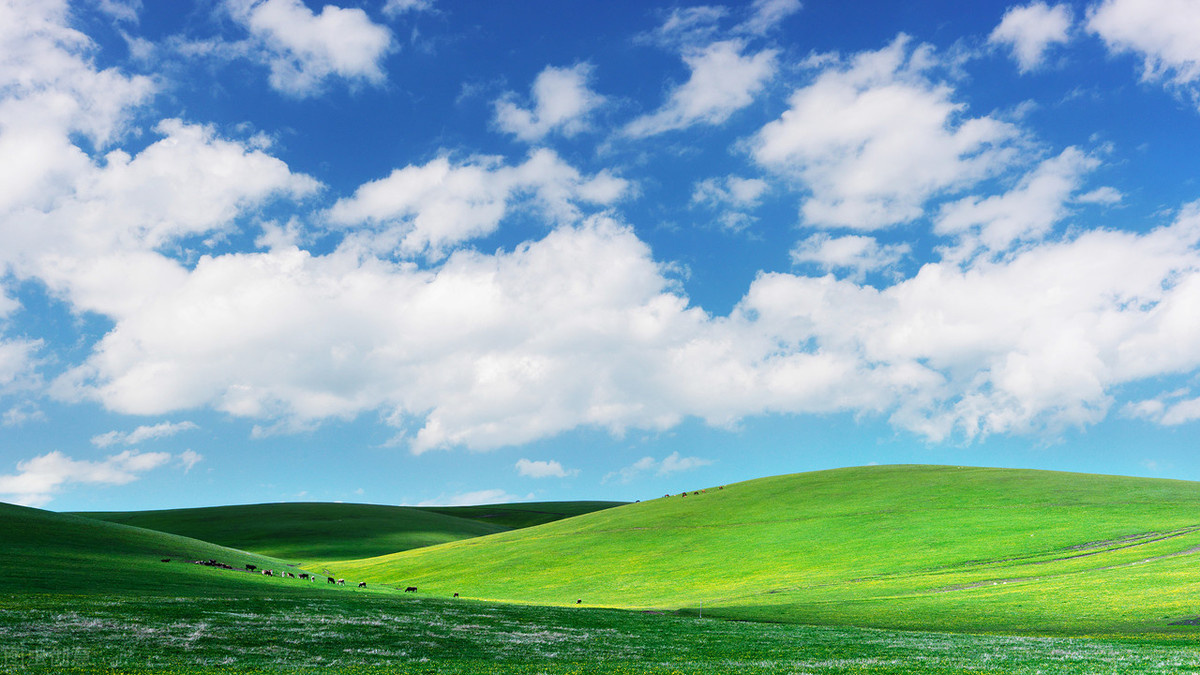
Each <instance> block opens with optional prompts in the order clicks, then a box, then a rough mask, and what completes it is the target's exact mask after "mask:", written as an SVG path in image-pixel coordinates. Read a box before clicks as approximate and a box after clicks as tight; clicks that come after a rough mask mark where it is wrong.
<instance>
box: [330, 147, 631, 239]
mask: <svg viewBox="0 0 1200 675" xmlns="http://www.w3.org/2000/svg"><path fill="white" fill-rule="evenodd" d="M627 188H628V184H627V182H626V181H624V180H622V179H620V178H617V177H615V176H613V175H611V174H609V173H608V172H606V171H603V172H600V173H598V174H596V175H595V176H591V177H584V176H582V175H581V174H580V173H579V171H578V170H576V169H575V168H573V167H571V166H570V165H568V164H567V163H565V162H564V161H563V160H562V159H560V158H559V157H558V155H556V154H555V153H554V152H553V151H551V150H547V149H539V150H535V151H533V152H532V153H530V155H529V158H528V159H527V160H526V161H525V163H524V164H521V165H519V166H505V165H504V164H502V163H501V161H500V160H499V158H494V157H479V158H474V159H472V160H471V161H468V162H466V163H463V164H461V165H457V166H456V165H454V164H452V163H451V161H450V160H449V159H448V158H446V157H440V158H438V159H435V160H432V161H430V162H429V163H428V164H425V165H424V166H408V167H405V168H403V169H396V170H395V171H393V172H392V173H391V174H390V175H389V176H387V177H386V178H381V179H379V180H376V181H372V182H370V183H367V184H365V185H363V186H361V187H359V188H358V189H357V190H356V191H355V193H354V195H353V197H350V198H345V199H340V200H338V202H337V203H336V204H334V205H333V207H332V208H331V209H330V210H329V213H328V218H329V220H330V221H331V222H332V223H334V224H336V225H339V226H342V227H351V226H353V227H356V228H359V232H358V233H356V234H355V235H353V236H355V237H357V238H359V239H360V240H361V241H363V242H364V243H367V245H368V247H369V249H370V250H372V251H374V252H376V253H390V252H393V251H395V252H397V253H399V254H401V255H406V256H414V255H421V254H427V255H430V256H431V257H433V258H441V257H442V255H443V254H444V252H445V250H446V249H447V248H449V247H451V246H453V245H455V244H458V243H460V242H463V241H466V240H468V239H472V238H475V237H480V236H484V235H487V234H490V233H491V232H493V231H494V230H495V229H496V228H497V227H498V226H499V224H500V222H501V220H503V218H504V217H505V216H506V215H507V214H508V213H509V210H510V208H511V207H512V205H513V203H514V202H522V203H524V204H527V205H528V206H530V207H532V208H535V209H538V210H540V211H541V212H542V214H543V215H544V216H545V217H546V219H547V220H548V221H550V222H552V223H553V222H558V223H572V222H575V221H577V220H578V219H579V218H580V217H581V215H582V214H581V212H580V209H579V205H580V204H598V205H607V204H611V203H613V202H615V201H616V200H617V199H619V198H620V197H621V196H622V195H623V194H624V193H625V191H626V190H627ZM361 225H367V226H369V227H373V228H374V230H373V231H370V230H367V231H366V233H365V234H364V233H363V232H364V231H363V230H362V228H360V227H359V226H361Z"/></svg>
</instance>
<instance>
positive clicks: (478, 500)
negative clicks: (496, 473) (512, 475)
mask: <svg viewBox="0 0 1200 675" xmlns="http://www.w3.org/2000/svg"><path fill="white" fill-rule="evenodd" d="M533 498H534V495H533V493H532V492H531V493H529V494H527V495H525V496H524V497H518V496H517V495H513V494H509V493H508V492H506V491H504V490H501V489H499V488H494V489H491V490H476V491H475V492H464V493H460V494H456V495H450V496H447V495H444V494H443V495H441V496H439V497H437V498H435V499H430V500H427V501H423V502H420V503H418V504H417V506H477V505H483V504H511V503H513V502H528V501H532V500H533Z"/></svg>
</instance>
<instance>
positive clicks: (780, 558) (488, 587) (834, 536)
mask: <svg viewBox="0 0 1200 675" xmlns="http://www.w3.org/2000/svg"><path fill="white" fill-rule="evenodd" d="M1198 550H1200V484H1197V483H1190V482H1181V481H1167V480H1152V479H1141V478H1124V477H1114V476H1095V475H1084V474H1067V473H1055V472H1042V471H1026V470H1007V469H980V468H953V467H927V466H887V467H865V468H854V469H839V470H834V471H822V472H814V473H805V474H795V475H790V476H778V477H773V478H763V479H759V480H753V481H748V482H745V483H740V484H735V485H729V486H725V487H724V489H717V488H709V489H707V490H706V491H704V492H703V493H699V494H694V493H689V495H688V496H687V497H680V496H678V495H676V496H672V497H669V498H662V499H657V500H653V501H649V502H643V503H640V504H630V505H626V506H621V507H618V508H614V509H608V510H604V511H600V512H596V513H590V514H585V515H581V516H578V517H576V518H571V519H567V520H562V521H558V522H554V523H550V524H546V525H541V526H538V527H534V528H529V529H524V530H518V531H514V532H506V533H500V534H496V535H492V536H489V537H486V538H481V539H473V540H465V541H459V542H455V543H451V544H446V545H442V546H436V547H432V548H425V549H419V550H412V551H407V552H404V553H399V554H393V555H387V556H381V557H376V558H371V559H364V560H356V561H349V562H342V563H336V564H331V565H330V567H331V568H333V569H335V570H336V571H337V573H339V574H346V575H354V576H355V578H363V579H368V580H378V581H386V582H390V583H393V584H396V585H413V586H418V587H420V588H421V591H422V593H429V594H434V595H443V594H444V595H451V594H453V593H456V592H457V593H460V594H462V595H463V596H464V597H476V598H486V599H497V600H505V601H514V602H533V603H545V604H574V603H576V601H577V600H583V601H584V604H586V605H589V606H595V605H604V606H613V607H629V608H642V609H678V608H693V609H695V608H698V607H699V605H700V604H701V603H703V607H704V613H705V615H706V616H710V615H714V616H715V615H720V616H726V617H731V618H752V619H762V620H783V621H797V622H805V623H819V624H849V625H861V626H879V627H907V628H920V629H935V630H937V629H946V630H968V631H1007V632H1013V631H1017V632H1030V631H1032V632H1051V633H1092V634H1094V633H1114V632H1115V633H1123V632H1129V633H1137V632H1146V631H1160V632H1172V631H1181V630H1193V629H1192V628H1191V627H1190V626H1174V627H1173V626H1171V625H1170V624H1172V623H1178V622H1181V621H1182V622H1186V621H1189V620H1192V619H1195V618H1196V617H1197V616H1200V599H1197V598H1200V595H1198V594H1197V591H1200V559H1197V558H1196V557H1195V553H1196V551H1198Z"/></svg>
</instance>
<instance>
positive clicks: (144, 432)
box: [92, 422, 199, 448]
mask: <svg viewBox="0 0 1200 675" xmlns="http://www.w3.org/2000/svg"><path fill="white" fill-rule="evenodd" d="M192 429H199V427H197V426H196V425H195V424H194V423H192V422H162V423H159V424H153V425H145V426H140V427H138V428H136V429H134V430H133V431H129V432H121V431H109V432H107V433H103V434H100V435H98V436H93V437H92V445H95V446H96V447H98V448H107V447H108V446H110V445H137V444H138V443H141V442H143V441H149V440H156V439H159V438H168V437H170V436H174V435H175V434H178V433H180V432H183V431H191V430H192Z"/></svg>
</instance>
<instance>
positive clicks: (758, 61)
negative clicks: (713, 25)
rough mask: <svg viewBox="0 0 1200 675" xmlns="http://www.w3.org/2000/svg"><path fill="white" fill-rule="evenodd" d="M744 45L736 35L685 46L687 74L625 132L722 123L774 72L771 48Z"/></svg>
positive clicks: (649, 132) (643, 134) (645, 132)
mask: <svg viewBox="0 0 1200 675" xmlns="http://www.w3.org/2000/svg"><path fill="white" fill-rule="evenodd" d="M744 48H745V45H744V44H743V43H742V42H741V41H739V40H726V41H722V42H714V43H713V44H711V45H708V46H707V47H705V48H704V49H689V50H688V51H686V52H684V55H683V60H684V62H686V63H687V65H688V67H689V68H690V69H691V71H692V74H691V77H690V78H689V79H688V81H687V82H685V83H683V84H681V85H679V86H678V87H676V88H675V89H674V90H672V91H671V94H670V95H669V96H668V98H667V102H666V103H665V104H664V105H663V107H662V108H661V109H659V110H658V111H656V112H654V113H651V114H649V115H645V116H643V117H639V118H637V119H635V120H633V121H632V122H630V123H629V124H628V125H627V126H626V127H625V130H624V133H625V134H626V135H628V136H631V137H633V138H645V137H647V136H654V135H656V134H661V133H664V132H667V131H673V130H676V129H684V128H687V127H690V126H692V125H695V124H709V125H716V124H721V123H723V122H725V121H726V120H728V119H729V117H730V116H731V115H733V113H735V112H737V111H738V110H741V109H742V108H744V107H746V106H748V105H750V104H751V103H752V102H753V101H754V97H755V96H756V95H758V93H759V92H761V91H762V90H763V89H764V88H765V87H766V84H767V81H768V80H770V79H771V77H772V76H774V74H775V69H776V67H777V62H776V52H775V51H774V50H771V49H765V50H763V51H760V52H758V53H756V54H753V55H747V56H743V55H742V50H743V49H744Z"/></svg>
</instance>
